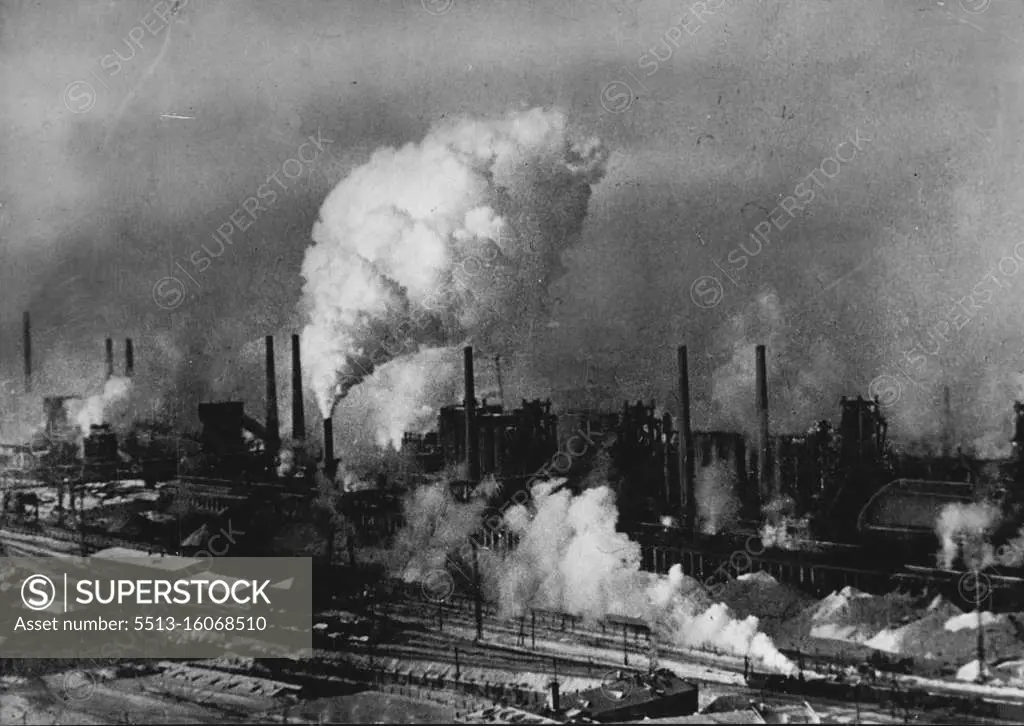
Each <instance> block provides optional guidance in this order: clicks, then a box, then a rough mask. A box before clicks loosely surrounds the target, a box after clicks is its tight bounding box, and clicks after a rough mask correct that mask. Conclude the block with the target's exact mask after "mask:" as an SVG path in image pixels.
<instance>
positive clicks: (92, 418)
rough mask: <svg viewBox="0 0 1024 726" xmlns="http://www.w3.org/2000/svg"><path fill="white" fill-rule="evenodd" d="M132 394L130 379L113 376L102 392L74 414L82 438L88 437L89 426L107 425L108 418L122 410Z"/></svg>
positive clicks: (86, 400) (90, 398) (84, 402)
mask: <svg viewBox="0 0 1024 726" xmlns="http://www.w3.org/2000/svg"><path fill="white" fill-rule="evenodd" d="M131 392H132V379H131V378H121V377H118V376H114V377H112V378H110V379H109V380H107V382H106V383H105V384H104V385H103V390H102V391H101V392H100V393H97V394H96V395H94V396H89V397H88V398H87V399H85V400H84V401H83V402H82V403H81V407H80V408H78V410H77V411H76V412H75V414H74V419H75V423H76V424H77V425H78V428H79V429H80V430H81V432H82V434H83V435H84V436H88V435H89V427H90V426H98V425H99V424H102V423H107V422H109V420H110V417H111V416H112V415H114V414H115V413H117V412H118V410H119V408H123V406H124V404H126V403H127V401H128V398H129V396H130V395H131Z"/></svg>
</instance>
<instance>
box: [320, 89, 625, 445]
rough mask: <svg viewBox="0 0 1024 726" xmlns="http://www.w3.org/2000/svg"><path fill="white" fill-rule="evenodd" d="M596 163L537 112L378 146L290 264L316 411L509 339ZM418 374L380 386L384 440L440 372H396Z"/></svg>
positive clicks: (532, 306)
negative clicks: (447, 357)
mask: <svg viewBox="0 0 1024 726" xmlns="http://www.w3.org/2000/svg"><path fill="white" fill-rule="evenodd" d="M606 159H607V153H606V152H605V151H604V149H603V148H602V147H601V145H600V143H599V142H598V141H597V140H595V139H589V138H580V137H577V136H576V135H575V134H574V133H572V132H571V131H570V129H569V127H568V122H567V118H566V116H565V114H564V113H562V112H560V111H555V110H545V109H540V108H537V109H533V110H531V111H527V112H517V113H512V114H510V115H508V116H507V117H506V118H504V119H502V120H498V121H473V120H463V121H459V122H455V123H448V124H445V125H442V126H439V127H437V128H435V129H433V130H432V131H431V132H430V133H429V134H428V135H427V136H426V138H425V139H424V140H423V141H421V142H419V143H410V144H407V145H405V146H403V147H402V148H400V149H395V148H382V149H380V150H378V151H377V152H376V153H374V154H373V156H372V157H371V158H370V160H369V161H368V162H367V163H366V164H364V165H363V166H361V167H358V168H357V169H355V170H354V171H353V172H352V173H351V174H350V175H349V176H348V177H347V178H346V179H344V180H342V182H341V183H340V184H338V186H337V187H335V189H334V190H333V191H332V192H331V193H330V195H328V197H327V199H326V201H325V202H324V204H323V206H322V207H321V209H320V218H319V220H318V222H317V224H316V225H315V226H314V228H313V240H314V244H313V246H312V247H311V248H310V249H309V250H308V251H307V253H306V257H305V260H304V262H303V266H302V274H303V276H304V277H305V280H306V284H305V289H304V300H303V308H304V309H305V310H306V311H308V314H309V324H308V326H307V327H306V328H305V330H304V332H303V346H304V354H305V361H306V365H307V369H308V373H309V379H310V382H311V387H312V389H313V392H314V394H315V396H316V400H317V403H318V404H319V406H320V409H321V412H322V414H323V415H324V416H327V415H329V414H330V412H331V411H332V410H333V408H334V406H335V405H336V404H337V402H338V401H339V400H340V399H341V398H342V397H344V396H345V394H346V393H347V392H348V390H349V389H351V388H352V387H353V386H356V385H358V384H359V383H361V382H362V381H363V380H364V379H365V378H366V377H367V376H368V375H372V374H373V373H374V370H375V369H376V368H377V367H378V366H380V365H381V364H382V363H385V362H387V361H389V360H392V359H394V358H396V357H400V356H406V355H409V354H411V353H415V352H417V351H421V350H423V349H429V348H442V347H447V346H449V345H454V344H457V343H460V342H462V341H465V340H467V339H469V338H473V339H474V340H479V341H485V340H489V339H490V338H493V337H496V336H498V333H499V332H500V337H501V339H502V340H504V341H506V342H507V343H511V342H514V340H515V335H514V333H511V334H510V331H514V330H515V329H516V326H517V325H518V324H519V323H525V322H528V320H529V319H530V318H531V317H532V316H535V315H537V314H538V313H539V312H541V311H542V310H543V309H544V303H545V299H546V290H547V286H548V284H549V283H550V282H551V281H552V280H553V279H554V278H555V277H557V276H558V275H559V274H560V273H561V272H562V271H563V267H562V263H561V256H562V253H563V251H564V250H565V249H567V248H568V247H569V246H571V245H573V244H574V243H575V242H576V241H577V240H578V238H579V233H580V230H581V228H582V224H583V220H584V217H585V216H586V212H587V204H588V201H589V197H590V193H591V190H590V187H591V185H592V184H595V183H597V182H598V181H599V180H600V179H601V178H602V176H603V174H604V169H605V162H606ZM512 219H515V220H517V221H516V223H515V229H513V228H512V227H513V225H512V223H511V222H510V220H512ZM485 269H486V271H487V274H486V275H483V276H481V274H480V273H481V272H482V271H484V270H485ZM474 277H484V278H487V279H486V280H480V281H479V284H477V283H473V282H472V280H471V279H470V278H474ZM499 327H500V328H502V330H501V331H498V330H497V329H498V328H499ZM438 355H441V354H438ZM418 366H419V363H415V362H413V361H412V359H410V361H409V364H408V367H407V370H405V371H403V372H401V373H399V374H396V376H395V377H394V378H393V380H392V383H394V384H395V385H398V386H399V387H400V388H402V396H401V398H402V401H403V402H402V403H401V405H397V406H388V407H386V408H381V409H379V410H378V412H377V415H376V416H375V417H374V418H375V424H374V425H375V426H376V428H377V431H378V432H381V433H382V436H381V437H382V438H385V439H388V440H390V441H391V442H393V441H394V440H395V438H396V437H397V432H398V430H399V429H401V428H403V427H404V426H405V425H407V424H408V420H406V421H403V420H402V419H403V418H406V419H408V417H409V416H412V417H413V418H415V416H416V415H417V412H418V411H419V410H420V409H421V407H422V405H423V402H421V401H418V400H416V396H415V394H416V391H415V388H416V385H418V382H419V381H420V380H423V378H424V375H423V374H426V373H429V374H431V375H434V376H436V377H439V376H440V375H441V374H443V373H445V372H446V371H444V370H434V371H426V370H416V371H415V372H410V370H409V368H411V369H416V368H417V367H418ZM379 382H380V381H379ZM381 383H383V386H384V387H385V388H386V387H387V385H388V383H387V382H386V381H384V382H381ZM375 399H376V400H377V401H379V402H383V401H385V400H387V395H386V394H385V393H384V392H383V391H382V392H381V394H380V395H379V396H376V397H375ZM389 417H393V418H389Z"/></svg>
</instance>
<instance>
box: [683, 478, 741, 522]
mask: <svg viewBox="0 0 1024 726" xmlns="http://www.w3.org/2000/svg"><path fill="white" fill-rule="evenodd" d="M696 474H697V475H696V481H695V482H694V488H695V490H696V491H695V493H696V495H697V516H698V518H699V520H700V530H701V532H703V533H704V534H718V533H719V532H721V531H723V530H724V529H725V528H726V527H728V526H730V525H731V524H733V523H735V521H736V517H737V516H738V515H739V512H740V500H739V497H737V496H736V485H737V477H736V467H735V465H734V464H733V463H732V462H730V461H728V460H717V461H714V462H712V463H711V464H709V465H708V466H703V467H700V468H699V469H698V470H697V472H696Z"/></svg>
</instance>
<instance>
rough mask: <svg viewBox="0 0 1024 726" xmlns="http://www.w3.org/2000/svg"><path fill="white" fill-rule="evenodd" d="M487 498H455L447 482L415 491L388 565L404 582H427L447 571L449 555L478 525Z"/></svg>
mask: <svg viewBox="0 0 1024 726" xmlns="http://www.w3.org/2000/svg"><path fill="white" fill-rule="evenodd" d="M485 505H486V501H485V499H484V498H483V497H480V496H477V497H473V498H472V499H471V500H470V502H468V503H463V502H458V501H456V500H455V497H454V496H452V492H451V489H450V488H449V486H448V483H447V482H441V483H438V484H435V485H433V486H426V487H420V488H419V489H416V490H414V491H413V492H412V493H411V494H410V495H409V498H408V499H407V500H406V502H405V507H404V514H405V526H404V527H403V528H402V529H401V530H400V531H399V532H398V535H397V537H396V538H395V543H394V545H393V547H392V549H391V552H390V559H391V562H390V568H391V571H392V572H394V573H395V574H396V575H397V576H399V577H401V578H402V579H404V580H406V581H407V582H416V581H421V582H429V580H430V578H431V577H432V576H434V575H436V574H437V573H440V572H445V571H446V570H447V563H448V560H449V556H450V555H451V554H452V553H455V552H456V551H459V550H460V549H461V548H462V545H464V544H465V543H466V542H468V541H469V538H470V536H471V535H472V534H473V533H474V532H475V531H476V530H477V528H478V527H479V526H480V519H481V515H482V514H483V511H484V507H485Z"/></svg>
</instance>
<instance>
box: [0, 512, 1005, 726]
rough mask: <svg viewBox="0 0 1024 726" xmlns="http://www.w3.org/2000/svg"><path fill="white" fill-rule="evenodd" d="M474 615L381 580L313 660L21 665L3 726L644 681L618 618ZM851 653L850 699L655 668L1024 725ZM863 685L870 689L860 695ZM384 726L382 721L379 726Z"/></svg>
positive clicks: (885, 708)
mask: <svg viewBox="0 0 1024 726" xmlns="http://www.w3.org/2000/svg"><path fill="white" fill-rule="evenodd" d="M0 543H2V544H3V547H4V549H5V551H6V553H7V554H8V556H48V557H63V556H79V555H81V554H82V552H83V549H82V547H83V538H82V537H81V536H76V534H75V533H73V532H68V531H66V530H61V529H60V528H57V527H45V528H37V527H34V526H29V525H24V524H22V525H12V524H8V525H6V526H5V528H4V529H3V531H2V533H0ZM132 544H133V543H132V542H130V541H127V540H119V539H116V538H112V537H94V536H91V535H89V536H87V537H85V538H84V546H85V551H86V552H91V551H98V550H101V549H105V548H109V547H114V546H132ZM134 546H136V547H137V546H138V545H137V544H135V545H134ZM153 549H154V550H156V549H157V548H156V547H155V546H154V547H153ZM337 571H338V577H339V578H343V577H345V575H346V571H347V569H346V568H344V567H341V566H338V568H337ZM475 608H476V601H475V599H474V598H471V597H466V596H464V595H460V594H452V595H451V596H450V597H447V598H445V599H444V601H443V602H433V601H430V600H427V599H426V598H425V597H424V594H423V589H422V586H421V585H420V584H419V583H413V584H411V585H410V584H405V583H401V582H397V581H393V580H385V581H382V582H380V583H379V584H378V586H377V587H376V588H375V589H374V590H372V591H370V592H365V593H364V594H363V596H362V597H358V598H354V599H353V598H347V599H345V600H343V601H340V602H338V603H335V604H334V606H333V607H328V608H323V609H319V610H318V611H317V612H315V613H314V618H313V620H314V632H313V634H312V637H313V643H314V647H315V649H316V650H315V655H314V657H313V658H310V659H307V660H299V661H242V660H231V659H228V658H225V659H219V660H218V661H193V662H186V663H169V662H145V661H142V662H131V661H121V662H111V663H107V664H96V663H82V664H74V663H68V664H47V662H46V661H36V662H32V661H26V662H23V665H25V664H27V667H25V668H20V667H19V670H24V671H26V672H24V673H19V674H18V675H16V676H9V677H7V678H6V679H5V681H4V693H3V695H2V696H0V704H2V708H3V709H4V710H3V711H2V712H0V713H3V714H4V722H13V723H19V722H24V723H39V724H43V723H196V722H199V723H215V722H227V723H243V722H250V723H251V722H265V723H280V722H283V721H284V722H292V723H315V722H317V721H318V720H319V721H321V722H323V721H324V720H325V719H326V720H327V722H331V721H330V720H331V719H336V722H346V718H369V715H368V714H371V713H374V712H377V713H383V712H384V711H382V710H381V709H384V710H385V711H386V712H387V713H389V714H392V715H391V716H389V717H388V718H398V716H397V714H399V713H401V714H402V716H401V719H402V720H403V721H405V722H417V719H419V720H421V722H429V721H430V720H431V719H435V720H436V719H439V718H444V719H451V718H456V717H460V718H461V717H463V716H464V715H466V714H468V713H470V712H474V711H479V710H480V709H484V708H486V707H488V706H490V705H494V704H497V703H505V704H507V705H508V706H519V707H522V708H525V709H531V710H540V709H542V708H543V705H544V701H545V698H546V696H545V692H546V691H548V689H549V687H550V682H551V681H552V679H553V678H556V679H557V680H558V681H559V682H560V684H561V691H562V693H563V694H568V693H571V692H574V691H584V690H587V689H593V688H605V689H611V688H614V687H615V686H614V683H616V682H618V681H619V680H620V679H621V674H622V672H629V671H631V670H633V669H637V670H640V671H642V670H645V669H646V668H647V667H648V665H649V664H650V660H651V658H652V650H651V643H650V631H649V629H648V628H646V626H644V625H643V624H642V623H641V622H635V621H632V620H629V619H619V620H615V619H614V618H612V619H609V620H606V621H601V622H589V623H588V622H585V621H584V619H582V618H579V617H574V616H571V615H567V614H563V613H558V612H547V611H533V612H532V613H531V614H530V615H528V616H522V617H511V618H509V617H499V613H498V611H497V608H496V606H495V605H493V604H492V603H482V604H481V609H480V618H481V619H480V625H481V633H480V634H482V637H478V633H477V617H476V611H475ZM849 650H850V652H849V653H848V654H847V657H846V663H840V665H842V666H843V668H844V669H845V671H846V673H845V675H844V677H843V678H842V680H843V681H844V682H845V684H846V688H847V691H846V692H844V693H843V696H842V697H838V696H835V695H833V696H829V695H827V694H814V695H811V694H808V693H806V692H804V693H802V692H801V689H800V688H798V687H796V682H794V683H793V687H792V688H787V687H785V686H784V685H780V684H778V683H776V684H768V685H765V684H762V685H761V687H757V682H756V676H755V677H754V678H751V679H748V678H747V677H746V676H747V675H751V674H745V673H744V670H745V665H747V664H745V663H744V660H743V659H742V658H739V657H737V656H735V655H728V654H723V653H715V652H711V650H709V649H706V648H705V649H689V648H678V647H670V646H660V647H658V649H657V652H656V655H655V656H654V657H656V659H657V662H658V665H659V666H660V667H662V668H669V669H671V670H672V671H673V672H675V673H677V674H678V675H679V676H681V677H682V678H684V679H686V680H687V681H689V682H693V683H696V684H699V686H700V704H701V706H702V707H704V706H707V705H708V704H710V703H712V702H713V701H714V700H715V699H717V698H720V697H726V696H728V697H732V698H734V699H735V698H739V699H741V700H743V699H749V700H750V701H752V702H756V703H758V704H762V705H761V706H759V708H762V709H767V710H766V711H764V712H765V713H768V712H773V713H777V714H782V713H789V712H792V713H790V716H789V718H790V719H791V722H800V719H801V718H803V717H804V716H803V715H801V714H804V715H805V711H806V709H805V707H804V706H803V703H804V701H807V702H808V703H809V704H810V705H811V707H812V708H813V710H814V712H815V713H816V714H817V717H819V718H820V719H821V721H822V722H826V723H828V722H832V723H841V722H847V723H848V722H853V721H855V720H859V721H860V722H869V723H872V722H873V723H899V722H905V721H907V720H919V721H922V722H929V723H950V724H953V723H964V724H966V723H1000V722H1012V721H1013V719H1014V718H1017V717H1018V716H1015V715H1014V714H1018V713H1021V712H1018V711H1013V710H1012V709H1013V708H1021V709H1024V696H1021V694H1020V691H1016V690H1010V689H1004V688H997V687H980V686H975V685H973V684H963V683H959V684H958V683H956V682H950V681H948V680H942V681H940V680H935V679H922V678H917V677H914V676H912V675H907V674H898V673H896V672H894V671H893V672H884V671H878V672H875V671H872V673H871V675H868V674H867V673H866V672H865V671H864V669H863V668H860V669H858V666H859V665H860V663H859V662H858V661H859V660H861V659H862V653H860V652H857V649H856V648H852V647H851V648H850V649H849ZM786 655H789V656H791V657H794V658H795V657H797V656H798V654H797V653H795V652H792V653H790V652H787V653H786ZM802 658H803V660H802V663H803V666H804V668H805V674H804V677H805V679H806V680H807V681H812V680H813V679H817V678H822V679H824V677H825V676H826V674H827V673H828V672H829V670H833V671H834V670H835V665H836V659H835V658H834V657H833V656H830V657H822V656H815V655H812V654H807V655H803V656H802ZM755 670H756V666H755ZM32 671H35V672H32ZM833 680H835V677H834V676H833ZM858 683H862V684H863V686H861V689H862V690H861V691H858V686H857V685H856V684H858ZM869 683H870V684H871V685H873V686H875V687H878V686H880V685H884V687H885V688H886V689H888V691H889V692H890V697H889V698H888V699H887V701H885V702H879V701H880V699H878V698H877V697H876V698H872V697H869V696H868V694H867V693H866V691H864V690H863V689H865V688H867V687H868V685H869ZM752 684H753V685H752ZM979 689H980V690H979ZM787 691H791V692H787ZM837 693H838V691H837ZM929 693H930V694H933V695H931V696H930V698H932V699H933V700H935V699H940V698H944V699H945V700H946V702H945V703H943V704H941V705H935V706H930V707H929V706H926V705H925V703H926V700H927V698H929V696H926V695H925V694H929ZM858 694H859V695H858ZM982 697H985V698H986V699H988V700H989V701H991V702H1000V703H1003V704H1006V705H1005V706H1004V709H1007V710H1004V718H1002V719H1000V718H999V717H997V716H995V715H994V714H993V713H986V712H985V707H983V706H982V705H981V704H980V701H979V702H977V703H974V704H973V705H972V700H977V699H981V698H982ZM1014 704H1016V706H1015V705H1014ZM388 709H390V710H388ZM325 714H326V715H325ZM346 714H348V716H346ZM353 714H361V715H353ZM381 718H385V717H382V716H378V717H377V720H380V719H381ZM8 719H9V720H8ZM32 719H34V720H32ZM792 719H796V720H795V721H793V720H792Z"/></svg>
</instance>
